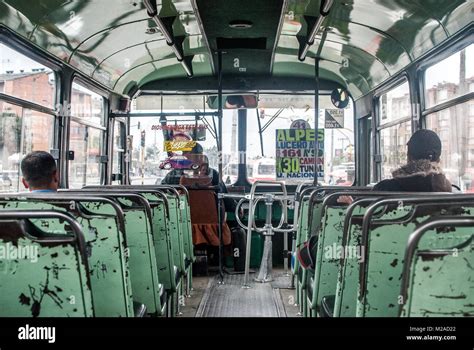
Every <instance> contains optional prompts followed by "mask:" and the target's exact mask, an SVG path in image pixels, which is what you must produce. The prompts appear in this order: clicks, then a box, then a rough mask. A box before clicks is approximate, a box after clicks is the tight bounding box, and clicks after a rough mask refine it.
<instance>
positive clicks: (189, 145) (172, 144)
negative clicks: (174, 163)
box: [164, 141, 196, 152]
mask: <svg viewBox="0 0 474 350" xmlns="http://www.w3.org/2000/svg"><path fill="white" fill-rule="evenodd" d="M195 146H196V141H165V142H164V150H165V152H178V151H184V152H186V151H191V150H192V149H193V148H194V147H195Z"/></svg>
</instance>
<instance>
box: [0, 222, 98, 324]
mask: <svg viewBox="0 0 474 350" xmlns="http://www.w3.org/2000/svg"><path fill="white" fill-rule="evenodd" d="M45 220H46V219H45ZM54 220H55V221H56V222H57V221H58V220H57V219H48V221H49V222H51V221H54ZM57 224H58V227H60V226H63V229H62V230H61V233H60V232H59V231H56V234H57V235H67V234H68V233H69V234H70V232H68V231H67V230H66V229H65V228H64V225H61V224H60V223H59V222H57ZM2 226H3V225H2ZM16 244H17V245H16V248H19V247H24V248H27V249H29V250H32V251H34V252H37V254H38V255H37V256H36V259H35V260H33V259H31V260H30V259H3V258H2V259H0V294H1V296H2V297H1V298H0V317H91V316H93V315H94V311H93V307H92V293H91V290H90V288H89V283H88V280H89V276H88V271H87V270H86V266H85V265H84V261H82V258H81V255H80V253H79V251H78V249H77V247H76V246H75V244H72V243H68V244H62V245H56V246H46V245H42V244H41V243H38V242H35V241H33V240H31V239H30V237H21V238H19V239H18V241H17V242H16ZM10 245H11V242H8V241H6V240H4V239H2V232H0V249H10Z"/></svg>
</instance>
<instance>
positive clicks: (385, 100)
mask: <svg viewBox="0 0 474 350" xmlns="http://www.w3.org/2000/svg"><path fill="white" fill-rule="evenodd" d="M410 111H411V104H410V90H409V86H408V82H404V83H402V84H400V85H398V86H397V87H395V88H393V89H391V90H390V91H388V92H386V93H384V94H383V95H381V96H380V97H379V108H378V117H379V119H378V128H377V129H378V130H377V131H378V136H379V140H380V157H379V160H380V162H381V179H382V180H383V179H388V178H391V177H392V171H394V170H395V169H397V168H398V167H400V166H401V165H403V164H405V163H406V161H407V152H406V144H407V142H408V140H409V139H410V136H411V134H412V130H411V113H410Z"/></svg>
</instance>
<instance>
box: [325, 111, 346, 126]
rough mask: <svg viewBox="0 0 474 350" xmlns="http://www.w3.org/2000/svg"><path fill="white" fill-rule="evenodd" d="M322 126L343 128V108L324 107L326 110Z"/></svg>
mask: <svg viewBox="0 0 474 350" xmlns="http://www.w3.org/2000/svg"><path fill="white" fill-rule="evenodd" d="M324 127H325V128H326V129H342V128H344V110H343V109H326V112H325V113H324Z"/></svg>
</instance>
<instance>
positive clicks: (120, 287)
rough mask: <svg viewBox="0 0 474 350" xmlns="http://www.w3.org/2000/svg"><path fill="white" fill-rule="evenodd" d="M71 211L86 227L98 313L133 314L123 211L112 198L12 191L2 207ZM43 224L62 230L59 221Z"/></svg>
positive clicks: (111, 314)
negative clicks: (15, 192) (19, 193)
mask: <svg viewBox="0 0 474 350" xmlns="http://www.w3.org/2000/svg"><path fill="white" fill-rule="evenodd" d="M11 209H21V210H30V209H32V210H56V211H60V212H63V213H64V212H68V213H69V214H71V215H72V216H73V217H74V218H75V219H76V220H77V221H78V222H79V224H80V225H81V226H82V227H83V232H84V237H85V241H86V249H87V251H88V259H89V269H90V275H91V290H92V294H93V300H94V311H95V316H98V317H133V316H134V309H133V296H132V286H131V280H130V270H129V261H128V255H127V253H126V251H127V242H126V239H125V235H124V232H125V226H124V216H123V211H122V210H121V209H120V207H119V206H118V205H117V204H116V203H115V202H113V201H111V200H109V199H107V198H100V197H96V196H92V195H89V196H84V195H76V194H67V193H55V194H43V193H41V194H21V195H9V196H8V197H6V198H2V200H1V201H0V211H1V210H11ZM38 225H40V228H41V229H43V230H45V231H47V232H49V233H51V234H53V233H54V232H56V231H59V232H61V230H62V225H58V223H57V221H52V222H49V221H44V220H43V221H41V222H39V223H38Z"/></svg>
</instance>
